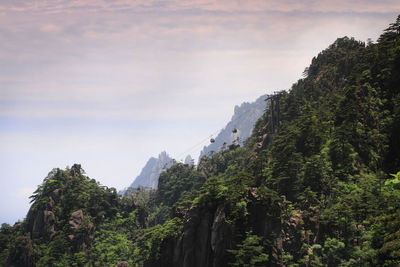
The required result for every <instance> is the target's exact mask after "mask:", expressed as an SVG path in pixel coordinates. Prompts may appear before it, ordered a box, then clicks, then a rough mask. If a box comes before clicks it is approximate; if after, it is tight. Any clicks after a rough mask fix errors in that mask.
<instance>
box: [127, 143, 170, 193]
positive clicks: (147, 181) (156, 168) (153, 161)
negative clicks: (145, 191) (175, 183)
mask: <svg viewBox="0 0 400 267" xmlns="http://www.w3.org/2000/svg"><path fill="white" fill-rule="evenodd" d="M173 162H174V160H173V159H172V158H171V157H170V156H169V155H168V154H167V152H165V151H163V152H161V153H160V155H158V158H154V157H151V158H150V159H149V160H148V161H147V163H146V165H145V166H144V168H143V169H142V171H141V172H140V174H139V176H137V177H136V179H135V180H134V181H133V183H132V184H131V185H130V186H129V187H131V188H137V187H139V186H142V187H145V188H146V187H148V188H152V189H156V188H157V186H158V177H159V176H160V173H161V172H162V171H164V170H166V169H168V168H169V167H171V166H172V164H173Z"/></svg>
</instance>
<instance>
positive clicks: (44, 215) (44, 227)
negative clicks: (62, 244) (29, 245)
mask: <svg viewBox="0 0 400 267" xmlns="http://www.w3.org/2000/svg"><path fill="white" fill-rule="evenodd" d="M55 222H56V216H55V215H54V212H52V211H50V210H44V211H39V212H38V213H37V214H36V217H35V219H34V221H33V226H32V228H31V230H32V238H39V237H46V238H48V239H49V240H51V239H52V238H53V236H54V235H55V234H56V231H55V228H54V224H55Z"/></svg>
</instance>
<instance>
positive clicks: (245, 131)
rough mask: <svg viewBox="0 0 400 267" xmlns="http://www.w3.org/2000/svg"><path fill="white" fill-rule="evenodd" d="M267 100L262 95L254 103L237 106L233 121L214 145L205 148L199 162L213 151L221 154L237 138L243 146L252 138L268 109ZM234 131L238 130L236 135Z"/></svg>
mask: <svg viewBox="0 0 400 267" xmlns="http://www.w3.org/2000/svg"><path fill="white" fill-rule="evenodd" d="M266 98H267V95H262V96H260V97H259V98H257V100H256V101H254V102H251V103H248V102H244V103H242V104H241V105H240V106H235V109H234V114H233V116H232V118H231V120H230V121H229V122H228V124H227V125H226V126H225V128H223V129H222V130H221V131H220V132H219V133H218V135H217V136H216V137H215V138H214V143H211V144H210V145H208V146H205V147H204V148H203V150H202V151H201V152H200V157H199V161H200V159H201V158H202V157H203V156H210V153H212V151H213V152H219V151H220V150H221V149H223V148H224V147H227V146H229V145H231V144H232V143H234V142H235V139H237V138H239V143H240V144H243V143H244V141H246V139H247V138H249V137H250V135H251V132H252V130H253V127H254V124H255V123H256V121H257V120H258V119H259V118H260V117H261V115H262V114H264V112H265V110H266V108H267V103H266V101H265V100H266ZM234 129H236V130H237V132H236V133H233V132H232V131H233V130H234ZM224 143H225V145H224Z"/></svg>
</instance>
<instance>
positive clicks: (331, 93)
mask: <svg viewBox="0 0 400 267" xmlns="http://www.w3.org/2000/svg"><path fill="white" fill-rule="evenodd" d="M304 76H305V77H304V78H303V79H301V80H299V81H298V82H297V83H295V84H294V85H293V86H292V88H291V89H290V90H289V91H288V92H285V91H282V92H280V93H277V94H275V95H273V96H271V97H270V99H269V101H271V104H270V105H269V108H268V110H266V112H265V114H264V115H263V117H262V118H260V120H259V121H258V122H257V123H256V125H255V128H254V131H253V135H252V137H251V138H250V139H249V140H248V141H247V142H246V144H245V145H244V146H243V147H237V146H230V148H229V149H223V150H222V151H220V152H218V153H215V154H213V155H212V156H211V157H209V158H206V157H204V158H203V159H202V160H201V162H200V164H199V165H198V166H197V167H193V166H188V165H184V164H181V163H178V164H176V165H174V166H173V167H172V168H170V169H169V170H167V171H166V172H164V173H163V174H162V175H161V176H160V179H159V188H158V190H155V191H144V190H137V191H136V192H132V194H131V196H128V197H124V198H119V197H118V196H117V194H116V192H115V190H114V189H110V188H106V187H102V186H100V185H99V184H98V183H97V182H96V181H94V180H93V179H90V178H88V177H86V176H85V175H84V172H83V170H82V169H81V167H80V166H79V165H74V166H73V167H71V168H67V169H66V170H60V169H55V170H53V171H52V172H50V174H49V175H48V177H47V178H46V179H45V180H44V182H43V184H42V185H41V186H40V187H39V188H38V190H37V191H36V192H35V194H34V195H33V196H32V207H31V209H30V211H29V212H28V214H27V217H26V219H25V220H24V221H23V222H22V223H17V224H15V225H14V226H9V225H6V224H4V225H3V226H2V227H1V230H0V264H2V265H6V266H114V265H116V264H119V265H120V266H124V264H126V265H129V266H399V265H400V172H399V170H400V16H399V17H398V19H397V21H396V22H395V23H393V24H391V25H390V27H389V28H388V29H386V30H385V32H384V33H383V34H382V35H381V37H380V38H379V40H378V41H377V43H372V42H369V43H368V44H364V43H363V42H359V41H356V40H354V39H352V38H347V37H344V38H340V39H337V40H336V41H335V42H334V43H333V44H332V45H331V46H329V47H328V48H327V49H326V50H324V51H322V52H321V53H320V54H319V55H318V56H317V57H315V58H314V59H313V60H312V63H311V65H310V66H309V67H308V68H306V70H305V71H304ZM126 265H125V266H126Z"/></svg>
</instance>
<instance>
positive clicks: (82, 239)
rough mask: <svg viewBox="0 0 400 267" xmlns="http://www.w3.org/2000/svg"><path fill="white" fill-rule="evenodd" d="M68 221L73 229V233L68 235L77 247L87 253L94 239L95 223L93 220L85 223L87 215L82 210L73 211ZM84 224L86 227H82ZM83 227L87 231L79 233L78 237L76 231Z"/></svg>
mask: <svg viewBox="0 0 400 267" xmlns="http://www.w3.org/2000/svg"><path fill="white" fill-rule="evenodd" d="M68 223H69V225H70V229H71V231H72V233H71V234H70V235H68V238H69V240H70V241H71V242H73V243H74V247H75V249H77V250H80V251H83V252H84V253H87V251H88V249H89V248H90V247H91V245H92V243H93V240H94V230H95V227H94V224H93V223H92V222H87V224H85V217H84V215H83V211H82V210H77V211H74V212H72V214H71V217H70V219H69V221H68ZM83 226H86V228H82V227H83ZM81 228H82V229H84V231H85V232H84V234H83V235H78V236H79V238H76V237H77V235H76V232H77V231H78V230H81Z"/></svg>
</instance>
